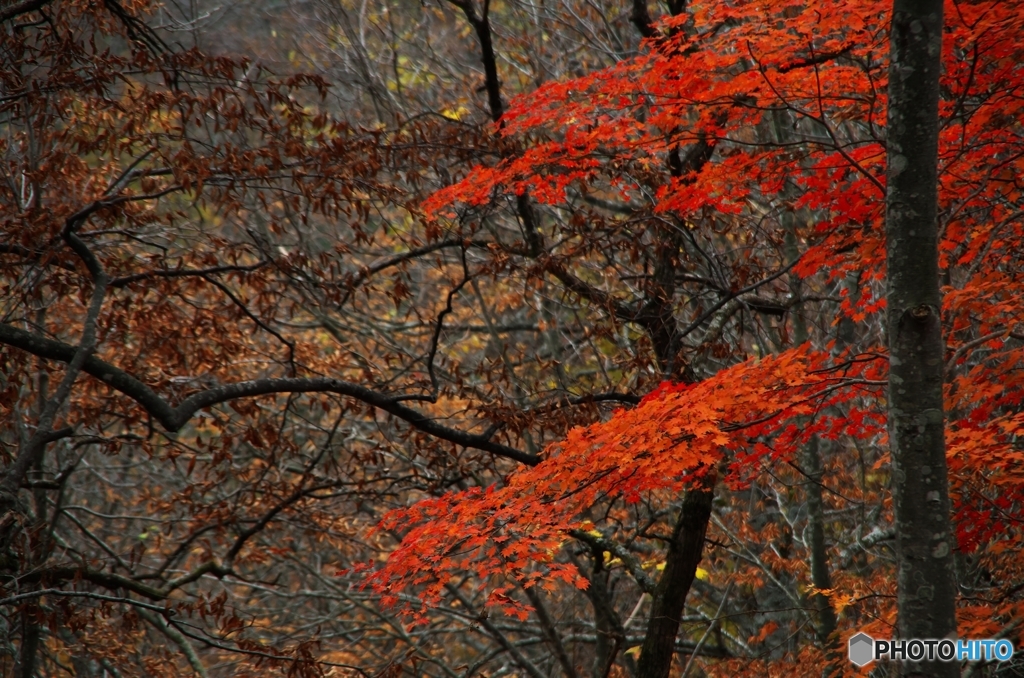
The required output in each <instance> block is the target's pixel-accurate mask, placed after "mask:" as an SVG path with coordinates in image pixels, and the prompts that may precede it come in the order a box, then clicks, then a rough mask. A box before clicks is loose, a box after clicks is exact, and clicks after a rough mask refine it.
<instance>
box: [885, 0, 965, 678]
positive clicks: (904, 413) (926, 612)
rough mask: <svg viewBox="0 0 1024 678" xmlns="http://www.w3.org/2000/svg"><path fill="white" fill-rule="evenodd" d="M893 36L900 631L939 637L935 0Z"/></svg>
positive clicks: (890, 257) (941, 504)
mask: <svg viewBox="0 0 1024 678" xmlns="http://www.w3.org/2000/svg"><path fill="white" fill-rule="evenodd" d="M891 40H892V51H891V65H890V69H889V115H888V126H887V128H888V149H887V153H888V193H887V195H886V216H885V227H886V237H887V241H888V253H887V263H888V334H889V351H890V358H889V364H890V371H889V444H890V447H891V452H892V491H893V506H894V510H895V514H896V554H897V561H898V584H899V591H898V598H897V602H898V608H899V633H900V636H901V637H903V638H942V637H946V636H950V637H952V636H954V635H955V634H956V609H955V596H956V589H955V587H954V583H953V549H954V548H955V542H954V537H953V534H952V533H951V531H950V518H949V490H948V479H947V476H946V452H945V440H944V422H943V411H942V382H943V354H944V343H943V339H942V324H941V318H940V310H941V305H942V300H941V297H940V293H939V271H938V224H937V211H938V131H939V123H938V104H939V70H940V62H941V55H942V49H941V46H942V0H895V2H894V6H893V17H892V34H891ZM903 675H905V676H956V675H959V667H958V666H957V665H956V664H955V663H941V662H931V663H921V664H914V665H908V666H907V667H906V669H905V670H904V673H903Z"/></svg>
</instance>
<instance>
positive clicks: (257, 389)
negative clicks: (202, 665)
mask: <svg viewBox="0 0 1024 678" xmlns="http://www.w3.org/2000/svg"><path fill="white" fill-rule="evenodd" d="M0 343H2V344H6V345H8V346H13V347H15V348H20V349H21V350H23V351H26V352H28V353H31V354H32V355H35V356H38V357H40V358H46V359H48V360H57V361H60V362H64V363H70V362H71V360H73V359H74V356H75V350H76V349H75V347H74V346H70V345H68V344H65V343H63V342H60V341H56V340H54V339H49V338H46V337H41V336H39V335H37V334H33V333H31V332H27V331H25V330H22V329H19V328H17V327H13V326H11V325H7V324H3V323H0ZM82 371H83V372H85V373H86V374H88V375H90V376H92V377H94V378H96V379H99V380H100V381H102V382H103V383H104V384H106V385H107V386H110V387H111V388H113V389H114V390H116V391H119V392H121V393H123V394H124V395H126V396H128V397H129V398H131V399H132V400H134V401H135V402H137V403H138V404H139V405H140V406H141V407H142V408H143V409H144V410H146V412H147V413H149V415H150V416H152V417H153V418H154V419H156V420H157V421H158V422H159V423H160V425H161V426H163V427H164V429H166V430H167V431H170V432H172V433H174V432H177V431H179V430H180V429H181V427H182V426H184V425H185V424H186V423H187V422H188V420H189V419H191V418H192V417H193V415H195V413H196V412H198V411H199V410H201V409H204V408H207V407H211V406H213V405H218V404H221V403H226V402H229V401H231V400H237V399H239V398H252V397H254V396H261V395H272V394H275V393H334V394H337V395H342V396H346V397H349V398H353V399H355V400H358V401H360V402H363V403H366V404H367V405H372V406H373V407H376V408H377V409H379V410H383V411H384V412H387V413H389V414H392V415H394V416H396V417H398V418H399V419H401V420H403V421H405V422H406V423H408V424H411V425H412V426H413V427H414V428H416V429H418V430H420V431H423V432H424V433H427V434H429V435H431V436H433V437H435V438H439V439H441V440H447V441H448V442H451V443H455V444H456V445H462V446H463V447H469V448H473V449H477V450H481V451H483V452H489V453H491V454H494V455H496V456H499V457H505V458H507V459H512V460H514V461H518V462H520V463H523V464H527V465H530V466H533V465H536V464H537V463H539V462H540V458H539V457H537V456H536V455H532V454H527V453H525V452H522V451H520V450H517V449H515V448H514V447H509V446H508V445H502V444H501V443H496V442H493V441H492V440H491V439H490V436H489V435H480V434H473V433H467V432H465V431H460V430H458V429H454V428H450V427H448V426H443V425H441V424H439V423H437V422H436V421H435V420H433V419H431V418H430V417H428V416H427V415H425V414H424V413H422V412H420V411H419V410H415V409H413V408H411V407H407V406H405V405H403V404H401V402H400V401H399V398H400V396H389V395H385V394H383V393H380V392H378V391H374V390H372V389H368V388H366V387H364V386H360V385H359V384H353V383H352V382H348V381H342V380H341V379H333V378H330V377H288V378H265V379H253V380H250V381H241V382H236V383H234V384H225V385H223V386H218V387H216V388H210V389H206V390H203V391H199V392H198V393H193V394H192V395H190V396H188V397H187V398H185V399H184V400H183V401H181V403H179V404H178V406H177V407H174V406H172V405H171V404H170V403H168V402H167V401H166V400H164V399H163V398H162V397H161V396H160V395H159V394H158V393H157V392H156V391H154V390H153V389H152V388H150V387H149V386H147V385H146V384H144V383H142V382H141V381H139V380H138V379H136V378H135V377H134V376H132V375H131V374H129V373H127V372H125V371H124V370H122V369H120V368H118V367H115V366H114V365H111V364H110V363H108V362H105V361H103V360H100V359H99V358H97V357H95V356H92V355H90V356H88V357H87V358H86V359H85V361H84V364H83V366H82Z"/></svg>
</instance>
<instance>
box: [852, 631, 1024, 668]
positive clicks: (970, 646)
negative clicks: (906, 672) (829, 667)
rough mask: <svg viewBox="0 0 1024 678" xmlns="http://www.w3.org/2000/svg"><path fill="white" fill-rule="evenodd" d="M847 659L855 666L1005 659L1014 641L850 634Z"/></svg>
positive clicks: (1010, 651) (1008, 657) (1010, 656)
mask: <svg viewBox="0 0 1024 678" xmlns="http://www.w3.org/2000/svg"><path fill="white" fill-rule="evenodd" d="M849 653H850V661H851V662H853V663H854V664H855V665H856V666H867V665H868V664H870V663H871V662H873V661H877V660H880V659H888V660H890V661H906V660H909V661H915V662H919V661H943V662H959V661H982V660H984V661H988V662H992V661H996V662H1005V661H1008V660H1009V659H1011V658H1012V657H1013V643H1011V642H1010V641H1008V640H1006V639H1002V638H1001V639H999V640H995V639H992V638H986V639H983V640H963V639H959V640H950V639H949V638H943V639H941V640H935V639H929V640H919V639H916V638H912V639H910V640H875V639H874V638H872V637H871V636H869V635H868V634H866V633H858V634H856V635H854V636H851V637H850V641H849Z"/></svg>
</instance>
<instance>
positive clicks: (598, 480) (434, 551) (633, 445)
mask: <svg viewBox="0 0 1024 678" xmlns="http://www.w3.org/2000/svg"><path fill="white" fill-rule="evenodd" d="M884 369H885V364H884V361H881V360H878V356H865V357H863V358H854V359H851V360H849V361H846V362H844V363H842V364H840V365H836V364H834V363H833V360H832V359H831V357H830V356H829V354H827V353H822V352H817V351H812V350H810V349H809V347H808V346H806V345H805V346H803V347H800V348H796V349H792V350H790V351H787V352H785V353H781V354H778V355H774V356H770V357H768V358H765V359H761V360H758V359H753V360H748V361H746V362H744V363H741V364H739V365H736V366H735V367H733V368H731V369H727V370H723V371H722V372H720V373H719V374H718V375H716V376H715V377H714V378H712V379H708V380H705V381H702V382H699V383H696V384H692V385H683V384H675V383H670V382H665V383H663V384H662V385H661V386H660V387H659V388H657V389H656V390H654V391H652V392H651V393H650V394H649V395H648V396H647V397H646V398H645V399H644V400H643V401H642V402H641V403H640V405H638V406H637V407H635V408H633V409H630V410H617V411H616V412H615V413H614V414H613V416H612V417H611V418H610V419H609V420H608V421H606V422H600V423H597V424H593V425H591V426H587V427H577V428H575V429H573V430H572V431H570V432H569V434H568V436H566V438H565V440H564V441H562V442H559V443H557V444H553V445H551V446H550V447H549V448H548V449H547V451H546V457H545V459H544V461H542V462H541V463H540V464H538V465H537V466H534V467H530V468H525V469H522V470H518V471H516V472H514V473H512V474H511V475H510V476H509V477H508V478H507V479H506V481H505V483H504V484H502V485H501V486H497V485H492V486H490V487H488V488H486V489H480V488H472V489H469V490H466V491H461V492H453V493H449V494H445V495H443V496H441V497H436V498H431V499H426V500H423V501H420V502H418V503H416V504H414V505H413V506H411V507H408V508H402V509H397V510H395V511H392V512H390V513H389V514H388V515H387V516H386V517H385V518H384V520H383V521H382V522H381V525H380V529H382V530H385V531H388V532H391V533H400V534H401V537H402V542H401V544H400V546H399V547H398V548H397V549H396V550H395V551H394V552H393V553H392V554H391V555H390V557H389V558H388V560H387V562H386V563H385V565H384V566H383V567H382V568H380V569H378V570H376V571H375V572H373V574H372V575H371V578H370V582H371V585H372V586H373V588H374V589H375V590H376V591H377V592H378V593H379V594H380V595H381V597H382V600H383V602H384V603H385V604H395V603H396V602H398V601H399V597H398V596H399V594H400V593H401V592H402V591H403V590H405V589H406V588H408V587H416V588H417V593H418V596H419V599H420V600H421V601H422V603H423V605H424V607H425V606H427V605H431V604H436V603H438V602H439V600H440V597H441V595H442V593H443V591H444V588H445V584H446V583H448V582H449V581H450V579H451V578H452V577H456V576H457V575H460V574H468V573H472V574H475V575H476V576H477V577H479V578H480V580H481V581H484V582H488V583H490V584H492V585H493V588H491V590H490V596H489V601H488V602H489V604H491V605H496V606H498V607H500V608H501V609H502V610H503V611H504V612H506V613H509V614H515V615H517V616H520V617H521V618H525V616H526V614H527V613H528V610H529V608H528V607H526V606H524V605H523V604H521V603H519V602H517V601H516V600H514V599H513V598H511V597H510V596H508V593H509V591H510V590H511V589H512V588H514V587H515V586H517V584H516V583H515V582H518V585H521V586H524V587H530V586H535V585H540V586H541V587H542V588H554V586H555V582H556V581H559V580H560V581H564V582H566V583H569V584H574V585H575V586H577V587H579V588H586V585H587V582H586V580H585V579H583V578H582V577H581V576H579V574H578V572H577V571H576V569H575V567H574V566H573V565H572V564H569V563H565V562H558V561H557V556H558V555H559V551H560V548H561V546H562V545H563V544H564V543H565V542H566V540H567V534H568V532H569V531H571V530H589V529H592V528H593V524H592V523H591V522H590V521H589V520H588V519H586V518H585V516H584V513H585V512H586V510H587V509H588V508H589V507H591V506H593V505H595V504H597V503H598V502H600V501H602V500H607V499H612V500H615V499H621V500H622V501H624V502H625V503H627V504H632V503H637V502H640V501H643V500H650V499H652V498H659V497H660V498H663V499H664V498H668V497H671V496H673V495H678V494H679V492H681V491H682V490H684V489H685V488H687V487H689V486H691V485H692V484H693V483H694V482H695V481H697V480H699V479H700V478H701V477H702V476H703V475H704V474H706V473H713V474H718V473H719V469H722V470H725V471H726V476H725V478H724V480H725V481H726V482H727V483H729V484H730V485H733V486H742V485H743V484H744V483H745V482H746V481H747V480H748V478H747V474H749V473H750V472H751V469H755V472H756V469H757V468H758V464H757V461H756V460H757V458H759V457H763V456H769V455H770V456H773V457H777V456H778V455H779V454H782V455H785V454H789V453H790V452H789V451H790V450H793V449H798V445H799V444H800V443H801V442H802V441H806V440H807V439H808V438H809V437H810V436H811V435H826V436H830V437H834V436H839V435H850V434H856V435H864V434H865V433H868V432H870V433H876V432H877V431H878V430H879V426H880V425H881V420H880V419H879V417H878V416H877V415H876V414H875V413H872V412H870V411H860V410H851V416H849V417H847V418H844V419H839V418H826V417H822V418H818V419H817V420H816V422H815V424H814V425H810V426H809V425H807V424H806V422H804V421H801V422H800V424H799V425H798V424H797V421H798V420H802V419H805V418H806V417H808V416H809V415H812V414H814V413H815V412H817V411H818V410H820V409H822V408H828V407H831V406H835V405H837V404H838V403H839V402H840V401H842V400H848V399H849V397H850V394H851V393H855V392H856V390H857V389H856V388H855V387H858V386H859V387H860V388H869V389H875V388H877V387H878V386H879V385H880V384H882V383H883V382H881V381H880V379H881V378H884ZM769 435H771V439H772V444H771V447H769V444H768V442H767V440H768V436H769ZM512 580H515V582H514V581H512ZM421 587H422V588H421ZM410 611H411V612H413V613H414V614H415V613H417V610H415V609H412V608H410Z"/></svg>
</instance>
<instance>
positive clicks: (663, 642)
mask: <svg viewBox="0 0 1024 678" xmlns="http://www.w3.org/2000/svg"><path fill="white" fill-rule="evenodd" d="M704 485H705V486H704V487H695V488H693V489H691V490H689V491H687V493H686V498H685V499H684V500H683V508H682V510H681V511H680V513H679V520H678V522H676V526H675V530H674V531H673V534H672V543H671V544H670V545H669V548H668V554H667V555H666V558H665V570H664V572H662V574H661V579H660V580H659V581H658V587H657V588H656V589H655V591H654V595H653V596H652V598H653V601H652V605H651V616H650V620H649V621H648V623H647V633H646V634H645V635H644V643H643V645H642V646H641V648H640V661H639V662H637V672H636V675H637V678H667V676H668V675H669V672H670V670H671V668H672V657H673V655H674V654H675V645H676V635H677V634H678V633H679V623H680V619H681V617H682V615H683V603H685V602H686V594H687V593H689V591H690V586H691V585H692V584H693V578H694V577H695V576H696V574H697V564H698V563H700V559H701V554H702V553H703V550H704V535H705V534H706V533H707V529H708V522H709V521H710V520H711V507H712V501H713V500H714V474H713V473H708V477H707V478H706V479H705V483H704Z"/></svg>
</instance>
